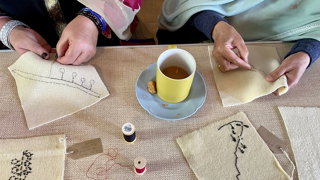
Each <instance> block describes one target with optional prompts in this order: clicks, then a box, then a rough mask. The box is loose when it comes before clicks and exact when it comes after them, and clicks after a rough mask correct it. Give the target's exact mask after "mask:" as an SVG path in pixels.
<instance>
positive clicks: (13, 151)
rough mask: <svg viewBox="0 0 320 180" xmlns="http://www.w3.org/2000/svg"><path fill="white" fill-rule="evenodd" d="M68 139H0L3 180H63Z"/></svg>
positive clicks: (0, 164)
mask: <svg viewBox="0 0 320 180" xmlns="http://www.w3.org/2000/svg"><path fill="white" fill-rule="evenodd" d="M65 150H66V141H65V135H52V136H42V137H32V138H24V139H0V169H1V173H0V179H7V180H16V179H26V180H33V179H34V180H38V179H39V180H40V179H43V180H44V179H45V180H62V179H63V176H64V162H65Z"/></svg>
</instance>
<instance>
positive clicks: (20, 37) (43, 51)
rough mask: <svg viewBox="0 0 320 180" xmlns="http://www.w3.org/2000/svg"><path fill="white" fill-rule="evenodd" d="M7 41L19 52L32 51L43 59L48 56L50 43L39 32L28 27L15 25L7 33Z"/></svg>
mask: <svg viewBox="0 0 320 180" xmlns="http://www.w3.org/2000/svg"><path fill="white" fill-rule="evenodd" d="M9 41H10V44H11V45H12V47H13V48H14V49H15V50H16V51H17V52H18V53H19V54H23V53H25V52H28V51H32V52H34V53H36V54H38V55H39V56H41V57H42V58H43V59H48V58H49V52H50V51H51V47H50V45H49V44H48V43H47V41H46V40H44V39H43V38H42V36H41V35H40V34H38V33H37V32H36V31H34V30H32V29H30V28H26V27H23V26H17V27H15V28H14V29H13V30H12V31H11V33H10V35H9Z"/></svg>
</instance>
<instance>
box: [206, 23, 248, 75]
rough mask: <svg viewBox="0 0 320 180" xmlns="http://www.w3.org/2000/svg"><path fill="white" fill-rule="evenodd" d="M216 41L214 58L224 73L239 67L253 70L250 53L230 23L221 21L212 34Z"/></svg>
mask: <svg viewBox="0 0 320 180" xmlns="http://www.w3.org/2000/svg"><path fill="white" fill-rule="evenodd" d="M212 38H213V39H214V47H213V57H214V59H215V61H216V63H217V66H218V68H219V69H220V71H222V72H226V71H230V70H234V69H237V68H239V67H242V68H245V69H251V66H250V64H249V63H248V55H249V51H248V48H247V46H246V45H245V43H244V40H243V39H242V37H241V35H240V34H239V33H238V32H237V31H236V30H235V29H234V28H233V27H232V26H231V25H229V24H228V23H226V22H224V21H220V22H219V23H217V24H216V26H215V28H214V29H213V32H212Z"/></svg>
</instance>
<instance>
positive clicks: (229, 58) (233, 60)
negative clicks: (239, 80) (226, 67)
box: [224, 49, 251, 69]
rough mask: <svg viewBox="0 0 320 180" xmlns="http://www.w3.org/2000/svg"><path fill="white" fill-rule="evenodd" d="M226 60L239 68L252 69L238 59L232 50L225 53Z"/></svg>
mask: <svg viewBox="0 0 320 180" xmlns="http://www.w3.org/2000/svg"><path fill="white" fill-rule="evenodd" d="M224 58H225V59H226V60H227V61H229V62H231V63H233V64H235V65H237V66H239V67H242V68H245V69H251V66H250V64H248V63H247V62H246V61H244V60H243V59H241V58H240V57H238V56H237V55H236V54H235V53H234V52H233V51H232V50H231V49H227V51H225V53H224Z"/></svg>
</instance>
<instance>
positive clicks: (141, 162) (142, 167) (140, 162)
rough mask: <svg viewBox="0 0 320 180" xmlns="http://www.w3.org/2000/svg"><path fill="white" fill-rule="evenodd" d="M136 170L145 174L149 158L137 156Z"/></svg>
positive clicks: (135, 161) (135, 160)
mask: <svg viewBox="0 0 320 180" xmlns="http://www.w3.org/2000/svg"><path fill="white" fill-rule="evenodd" d="M133 165H134V172H135V173H136V174H138V175H143V174H144V173H145V172H146V171H147V168H146V165H147V160H146V159H145V158H144V157H137V158H135V159H134V161H133Z"/></svg>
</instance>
